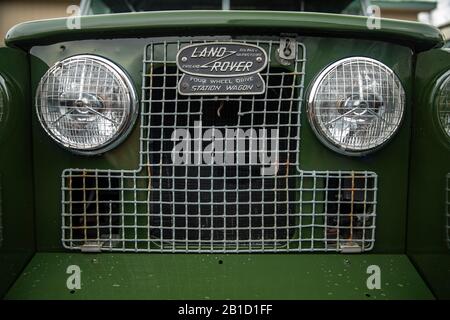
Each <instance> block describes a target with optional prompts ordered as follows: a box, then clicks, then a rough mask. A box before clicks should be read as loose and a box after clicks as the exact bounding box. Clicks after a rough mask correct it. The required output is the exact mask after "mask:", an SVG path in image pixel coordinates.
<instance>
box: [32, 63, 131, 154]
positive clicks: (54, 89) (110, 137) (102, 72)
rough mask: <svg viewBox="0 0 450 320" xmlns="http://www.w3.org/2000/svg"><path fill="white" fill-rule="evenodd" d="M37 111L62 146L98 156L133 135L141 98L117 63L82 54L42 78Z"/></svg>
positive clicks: (37, 97) (40, 118) (42, 123)
mask: <svg viewBox="0 0 450 320" xmlns="http://www.w3.org/2000/svg"><path fill="white" fill-rule="evenodd" d="M36 112H37V115H38V118H39V121H40V123H41V125H42V127H43V128H44V130H45V131H46V132H47V134H48V135H49V136H50V137H51V138H52V139H53V140H55V141H56V142H57V143H58V144H60V145H61V146H63V147H64V148H66V149H69V150H70V151H72V152H75V153H80V154H88V155H90V154H98V153H103V152H106V151H108V150H110V149H112V148H114V147H116V146H117V145H118V144H119V143H120V142H122V141H123V140H124V139H125V138H126V136H127V135H128V133H129V132H130V131H131V129H132V127H133V124H134V122H135V120H136V118H137V114H138V104H137V95H136V92H135V89H134V86H133V85H132V82H131V80H130V79H129V77H128V76H127V75H126V73H125V72H124V71H123V70H122V69H121V68H120V67H118V66H117V65H116V64H114V63H112V62H111V61H109V60H107V59H104V58H102V57H99V56H94V55H77V56H72V57H69V58H67V59H64V60H62V61H59V62H57V63H56V64H55V65H53V66H52V67H51V68H50V69H49V70H48V71H47V72H46V73H45V75H44V76H43V77H42V79H41V81H40V83H39V86H38V88H37V91H36Z"/></svg>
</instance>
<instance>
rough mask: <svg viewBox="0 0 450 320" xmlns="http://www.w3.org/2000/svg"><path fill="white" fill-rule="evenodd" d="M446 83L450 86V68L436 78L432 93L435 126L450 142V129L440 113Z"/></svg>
mask: <svg viewBox="0 0 450 320" xmlns="http://www.w3.org/2000/svg"><path fill="white" fill-rule="evenodd" d="M446 85H447V86H449V87H450V70H447V71H445V72H444V73H443V74H442V75H441V76H439V77H438V79H437V80H436V82H435V85H434V88H433V90H432V93H431V103H432V106H433V114H434V117H433V118H434V122H435V124H436V125H435V126H436V127H439V129H438V130H439V133H440V134H441V135H442V136H443V138H444V139H445V140H446V142H447V143H450V131H449V132H447V131H446V129H445V128H444V123H442V120H441V117H440V115H439V113H440V112H441V110H440V104H439V96H440V95H441V93H442V91H443V90H444V88H445V86H446ZM449 100H450V97H449Z"/></svg>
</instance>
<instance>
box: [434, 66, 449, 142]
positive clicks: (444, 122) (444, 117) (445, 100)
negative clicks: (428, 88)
mask: <svg viewBox="0 0 450 320" xmlns="http://www.w3.org/2000/svg"><path fill="white" fill-rule="evenodd" d="M441 83H442V84H441V85H440V86H439V89H438V92H437V96H436V100H435V101H436V106H437V111H438V118H439V124H440V125H441V127H442V129H443V130H444V132H445V133H446V134H447V137H448V138H450V72H449V73H447V74H446V75H445V76H444V80H443V82H441Z"/></svg>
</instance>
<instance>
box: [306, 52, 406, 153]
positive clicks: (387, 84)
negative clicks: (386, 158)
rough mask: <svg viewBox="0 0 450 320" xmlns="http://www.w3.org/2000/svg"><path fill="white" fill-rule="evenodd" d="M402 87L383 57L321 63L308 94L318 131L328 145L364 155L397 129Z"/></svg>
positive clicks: (335, 148) (402, 102)
mask: <svg viewBox="0 0 450 320" xmlns="http://www.w3.org/2000/svg"><path fill="white" fill-rule="evenodd" d="M404 107H405V91H404V89H403V87H402V85H401V83H400V80H399V79H398V77H397V76H396V75H395V73H394V72H393V71H392V70H391V69H389V68H388V67H387V66H385V65H384V64H382V63H381V62H379V61H377V60H374V59H370V58H365V57H351V58H346V59H342V60H339V61H337V62H335V63H333V64H332V65H330V66H329V67H327V68H325V70H323V71H322V72H321V73H320V74H319V76H318V77H317V78H316V80H315V82H314V83H313V86H312V87H311V90H310V94H309V98H308V115H309V121H310V124H311V126H312V127H313V129H314V131H315V133H316V135H317V136H318V137H319V139H320V140H321V141H322V142H324V143H325V144H326V145H327V146H328V147H329V148H331V149H333V150H335V151H337V152H340V153H344V154H347V155H363V154H367V153H369V152H371V151H374V150H376V149H378V148H379V147H381V146H382V145H383V144H385V143H386V142H387V141H388V140H389V139H390V138H391V137H392V136H393V135H394V133H395V132H396V131H397V130H398V128H399V127H400V123H401V121H402V118H403V113H404Z"/></svg>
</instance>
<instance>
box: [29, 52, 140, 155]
mask: <svg viewBox="0 0 450 320" xmlns="http://www.w3.org/2000/svg"><path fill="white" fill-rule="evenodd" d="M72 59H91V60H93V61H95V62H97V63H99V64H102V65H103V66H105V67H106V68H107V69H108V70H109V71H111V72H112V73H114V74H115V76H116V77H117V79H118V80H120V82H121V85H123V86H124V88H126V89H127V93H128V95H129V98H130V106H129V108H130V112H129V114H128V117H127V119H126V120H125V121H124V122H123V124H122V125H121V127H120V128H119V130H118V131H117V132H116V133H115V134H114V135H113V136H112V137H111V138H110V139H108V140H107V141H106V142H105V143H103V144H100V145H98V146H97V147H94V148H86V149H76V148H74V147H71V146H70V145H69V144H68V143H65V142H64V141H61V140H60V139H59V138H58V137H57V136H56V135H55V134H54V133H52V132H51V130H49V129H48V128H47V125H46V123H45V121H44V120H43V119H42V117H41V113H40V110H39V101H38V99H39V92H41V91H42V85H43V79H45V77H46V76H47V75H48V74H49V73H51V72H53V71H55V70H57V69H58V68H60V67H61V66H62V65H63V64H64V63H66V62H69V61H70V60H72ZM35 107H36V114H37V117H38V120H39V122H40V123H41V126H42V128H43V129H44V131H45V132H46V133H47V134H48V135H49V136H50V137H51V138H52V139H53V140H54V141H55V142H56V143H57V144H58V145H60V146H62V147H63V148H65V149H67V150H69V151H71V152H73V153H75V154H80V155H97V154H102V153H105V152H107V151H109V150H111V149H113V148H115V147H117V146H118V145H119V144H121V143H122V142H123V141H124V140H125V139H126V138H127V136H128V135H129V133H130V132H131V130H132V129H133V127H134V124H135V122H136V119H137V116H138V110H139V105H138V97H137V93H136V89H135V87H134V85H133V83H132V81H131V79H130V77H129V76H128V75H127V73H126V71H124V70H123V69H122V68H121V67H119V66H118V65H117V64H115V63H113V62H112V61H110V60H108V59H106V58H103V57H100V56H97V55H90V54H82V55H74V56H70V57H68V58H65V59H63V60H60V61H58V62H56V63H55V64H54V65H53V66H52V67H51V68H49V69H48V70H47V72H46V73H45V74H44V76H42V78H41V80H40V82H39V85H38V88H37V90H36V95H35Z"/></svg>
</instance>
